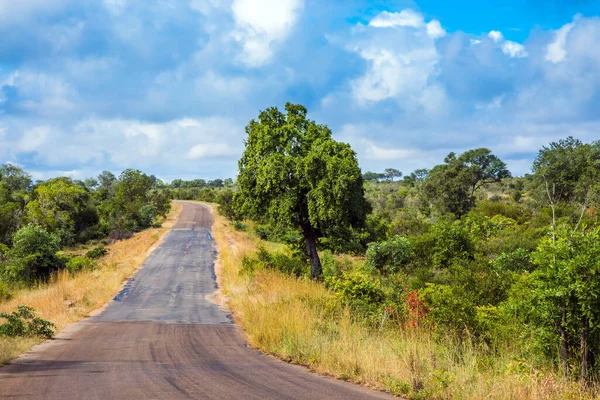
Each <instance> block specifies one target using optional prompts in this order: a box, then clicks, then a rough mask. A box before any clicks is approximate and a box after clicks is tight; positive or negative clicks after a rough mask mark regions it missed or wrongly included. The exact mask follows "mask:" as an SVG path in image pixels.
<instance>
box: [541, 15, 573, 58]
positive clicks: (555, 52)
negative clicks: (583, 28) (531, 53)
mask: <svg viewBox="0 0 600 400" xmlns="http://www.w3.org/2000/svg"><path fill="white" fill-rule="evenodd" d="M573 26H575V24H573V23H570V24H566V25H563V26H562V27H561V28H560V29H558V30H557V31H556V32H555V33H554V41H553V42H552V43H550V44H549V45H548V47H547V49H546V61H550V62H553V63H555V64H556V63H559V62H561V61H563V60H564V59H565V57H566V56H567V51H566V49H565V45H566V42H567V35H568V34H569V32H570V31H571V29H573Z"/></svg>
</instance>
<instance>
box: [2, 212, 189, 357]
mask: <svg viewBox="0 0 600 400" xmlns="http://www.w3.org/2000/svg"><path fill="white" fill-rule="evenodd" d="M181 208H182V207H181V206H179V205H177V204H173V205H172V208H171V212H170V213H169V215H168V217H167V219H166V220H165V221H164V223H163V224H162V227H160V228H151V229H146V230H144V231H142V232H139V233H136V234H135V235H133V237H131V238H130V239H126V240H122V241H119V242H116V243H114V244H112V245H110V246H107V248H108V250H109V252H108V255H106V256H105V257H103V258H101V259H99V260H98V261H99V265H100V266H99V268H97V269H96V270H94V271H87V272H81V273H77V274H75V275H70V274H69V273H68V271H66V270H64V271H61V272H60V273H58V274H56V275H55V276H53V277H52V279H51V280H50V282H49V283H46V284H40V285H39V286H37V287H34V288H29V289H23V290H20V291H17V292H16V293H14V295H13V297H12V299H11V300H10V301H5V302H2V303H0V312H11V311H13V310H15V309H16V307H17V306H18V305H19V304H24V305H28V306H31V307H34V308H35V309H36V310H37V311H38V312H39V313H40V315H41V316H42V318H44V319H47V320H50V321H52V322H53V323H54V324H56V326H57V328H58V330H59V331H60V330H62V329H63V328H64V327H65V326H67V325H69V324H71V323H73V322H77V321H79V320H81V319H83V318H85V317H86V316H87V315H88V314H89V313H90V312H91V311H92V310H95V309H97V308H99V307H101V306H103V305H104V304H106V303H107V302H108V301H109V300H110V299H111V298H112V297H113V296H114V295H115V293H117V292H118V291H119V290H120V288H121V287H122V285H123V282H124V281H125V280H126V279H127V278H128V277H130V276H131V275H132V274H133V273H134V272H135V271H136V270H137V269H138V268H139V267H140V266H141V265H142V263H143V262H144V260H145V259H146V257H147V255H148V254H149V252H150V250H151V249H152V248H153V246H155V245H156V243H157V242H158V241H159V240H160V239H161V238H162V237H163V236H164V235H165V234H166V233H167V232H168V231H169V230H170V229H171V227H172V226H173V224H174V223H175V221H176V218H177V215H179V212H180V211H181ZM41 341H42V339H32V338H7V337H0V365H1V364H3V363H6V362H8V361H9V360H11V359H13V358H15V357H17V356H18V355H19V354H21V353H23V352H24V351H26V350H28V349H30V348H31V347H33V346H34V345H36V344H38V343H40V342H41Z"/></svg>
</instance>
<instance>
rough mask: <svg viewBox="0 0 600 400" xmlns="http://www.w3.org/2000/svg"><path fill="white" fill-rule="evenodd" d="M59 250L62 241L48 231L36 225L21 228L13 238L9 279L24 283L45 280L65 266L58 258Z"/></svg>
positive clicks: (7, 268) (8, 272)
mask: <svg viewBox="0 0 600 400" xmlns="http://www.w3.org/2000/svg"><path fill="white" fill-rule="evenodd" d="M59 249H60V239H59V238H58V236H56V235H54V234H51V233H49V232H48V231H46V229H44V228H42V227H40V226H36V225H29V226H26V227H25V228H21V229H20V230H19V231H17V233H15V236H14V238H13V248H12V250H11V251H10V254H9V258H10V260H9V262H8V265H7V267H6V269H5V271H6V272H5V273H6V274H7V275H8V278H9V279H14V280H21V281H24V282H33V281H35V280H36V279H42V280H44V279H46V278H48V277H49V276H50V274H51V273H52V272H53V271H56V270H58V269H59V268H61V267H62V266H63V265H62V263H61V260H60V259H59V258H58V257H57V256H56V252H57V251H58V250H59Z"/></svg>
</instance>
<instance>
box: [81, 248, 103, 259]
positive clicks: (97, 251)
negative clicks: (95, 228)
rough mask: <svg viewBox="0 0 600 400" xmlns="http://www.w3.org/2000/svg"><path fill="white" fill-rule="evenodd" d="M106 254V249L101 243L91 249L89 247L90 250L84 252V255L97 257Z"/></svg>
mask: <svg viewBox="0 0 600 400" xmlns="http://www.w3.org/2000/svg"><path fill="white" fill-rule="evenodd" d="M107 254H108V249H107V248H106V247H104V246H103V245H100V246H96V247H94V248H93V249H91V250H90V251H88V252H87V253H85V256H86V257H87V258H92V259H97V258H100V257H104V256H105V255H107Z"/></svg>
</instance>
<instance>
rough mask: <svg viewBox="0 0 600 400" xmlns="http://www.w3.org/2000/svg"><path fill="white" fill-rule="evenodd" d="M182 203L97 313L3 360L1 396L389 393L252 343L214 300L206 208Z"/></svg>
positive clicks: (346, 396)
mask: <svg viewBox="0 0 600 400" xmlns="http://www.w3.org/2000/svg"><path fill="white" fill-rule="evenodd" d="M181 204H182V205H183V207H184V208H183V210H182V212H181V214H180V217H179V220H178V223H177V224H176V225H175V227H174V228H173V230H172V231H171V232H169V233H168V234H167V235H166V236H165V238H164V240H163V242H162V243H161V245H160V246H159V247H157V249H156V250H155V251H154V252H153V253H152V254H151V255H150V256H149V257H148V259H147V260H146V261H145V262H144V265H143V267H142V269H140V271H138V273H137V274H136V275H135V276H134V277H133V278H132V279H131V280H130V281H129V282H128V283H127V285H126V286H125V288H124V289H123V291H121V293H119V294H118V295H117V296H116V297H115V299H114V300H113V301H112V302H111V303H109V304H108V306H107V307H106V308H105V310H104V311H103V312H102V313H101V314H99V315H98V316H96V317H93V318H89V319H87V320H86V321H84V322H81V323H78V324H75V325H74V326H71V327H70V328H68V329H67V330H66V332H63V333H62V334H60V335H58V337H57V338H56V339H55V340H53V341H51V342H48V343H46V344H43V345H41V346H39V347H38V348H36V349H34V351H32V352H31V353H29V354H28V355H27V356H25V357H22V358H19V359H18V360H16V361H14V362H13V363H12V364H11V365H8V366H5V367H3V368H0V398H2V399H4V398H20V399H190V398H191V399H381V398H390V396H388V395H385V394H383V393H379V392H374V391H370V390H368V389H365V388H361V387H359V386H355V385H352V384H349V383H346V382H341V381H337V380H334V379H330V378H325V377H321V376H318V375H316V374H312V373H310V372H308V371H307V370H306V369H305V368H303V367H299V366H294V365H289V364H286V363H284V362H282V361H278V360H276V359H274V358H272V357H269V356H265V355H262V354H261V353H260V352H258V351H255V350H252V349H250V348H249V347H248V346H247V345H246V342H245V341H244V338H243V336H242V333H241V332H240V330H239V329H238V328H237V326H236V325H235V324H233V322H232V320H231V317H230V315H229V314H228V313H227V311H224V310H222V309H221V308H219V307H218V306H217V305H216V304H214V303H213V302H212V297H213V296H214V292H215V290H216V288H217V284H216V282H215V276H214V270H213V261H214V257H215V250H214V246H213V240H212V236H211V226H212V216H211V213H210V211H209V210H208V209H207V208H206V207H205V206H202V205H200V204H197V203H187V202H182V203H181Z"/></svg>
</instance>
